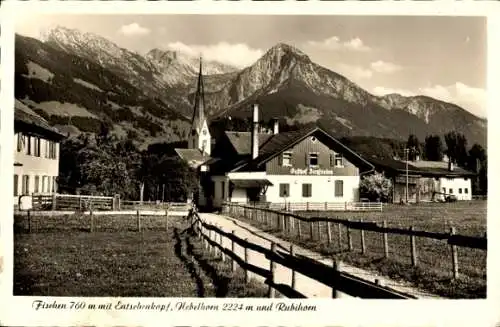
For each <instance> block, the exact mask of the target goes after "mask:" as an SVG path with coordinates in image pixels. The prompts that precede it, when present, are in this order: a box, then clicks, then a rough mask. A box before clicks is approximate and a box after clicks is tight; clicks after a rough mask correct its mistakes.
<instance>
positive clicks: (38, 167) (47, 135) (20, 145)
mask: <svg viewBox="0 0 500 327" xmlns="http://www.w3.org/2000/svg"><path fill="white" fill-rule="evenodd" d="M64 137H65V136H64V135H63V134H61V133H60V132H59V131H58V130H57V129H55V128H54V127H52V126H50V125H49V123H48V122H47V121H46V120H45V119H43V118H42V117H41V116H39V115H38V114H36V113H35V112H34V111H33V110H31V109H30V108H29V107H27V106H26V105H24V104H23V103H22V102H20V101H19V100H16V101H15V109H14V205H17V204H18V203H19V197H20V196H22V195H32V194H47V195H50V194H53V193H56V192H57V178H58V176H59V147H60V146H59V144H60V142H61V140H62V139H63V138H64Z"/></svg>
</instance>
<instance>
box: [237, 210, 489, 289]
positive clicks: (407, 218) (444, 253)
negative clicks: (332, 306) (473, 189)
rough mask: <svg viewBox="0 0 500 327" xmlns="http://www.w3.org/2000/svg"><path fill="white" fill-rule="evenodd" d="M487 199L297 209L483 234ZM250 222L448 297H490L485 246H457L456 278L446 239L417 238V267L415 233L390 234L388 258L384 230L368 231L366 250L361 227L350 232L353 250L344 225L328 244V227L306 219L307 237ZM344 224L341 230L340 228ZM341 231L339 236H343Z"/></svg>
mask: <svg viewBox="0 0 500 327" xmlns="http://www.w3.org/2000/svg"><path fill="white" fill-rule="evenodd" d="M486 207H487V204H486V201H467V202H466V201H464V202H456V203H425V204H423V203H422V204H417V205H393V204H389V205H387V206H385V207H384V209H383V212H339V211H335V212H325V211H316V212H311V211H309V212H294V214H297V215H300V216H303V217H329V218H337V219H345V220H348V219H349V220H354V221H359V220H363V221H364V222H376V223H377V224H379V225H382V223H383V221H386V224H387V226H388V227H402V228H409V227H410V226H413V228H414V229H415V230H421V231H428V232H450V228H451V227H452V226H453V227H454V228H455V229H456V233H457V234H461V235H467V236H478V237H482V236H484V235H485V233H486V226H487V224H486ZM237 218H239V219H242V220H246V221H247V222H249V223H250V224H252V225H254V226H256V227H259V228H261V229H263V230H264V231H266V232H269V233H272V234H274V235H276V236H279V237H280V238H282V239H286V240H288V241H291V242H293V243H295V244H298V245H300V246H303V247H305V248H308V249H311V250H314V251H316V252H318V253H320V254H322V255H325V256H334V257H335V258H337V259H340V260H342V261H344V262H346V263H348V264H352V265H353V266H357V267H360V268H364V269H367V270H370V271H374V272H376V273H379V274H382V275H385V276H388V277H391V278H393V279H395V280H400V281H403V282H406V283H410V284H412V285H413V286H415V287H417V288H420V289H423V290H426V291H429V292H432V293H435V294H437V295H441V296H443V297H448V298H484V297H486V257H487V255H486V254H487V253H486V251H484V250H479V249H472V248H465V247H458V267H459V276H458V278H453V273H452V251H451V246H450V245H449V244H447V242H446V240H435V239H429V238H424V237H416V238H415V239H416V240H415V247H416V253H417V262H416V265H413V264H412V261H411V243H410V237H409V236H404V235H395V234H388V237H387V241H388V248H389V253H388V257H385V256H384V244H383V234H381V233H377V232H368V231H364V232H363V233H364V243H365V252H364V253H362V244H361V231H360V230H351V231H350V234H351V240H352V249H351V251H349V249H348V242H347V230H346V228H345V227H344V226H343V225H340V224H336V223H334V224H332V225H331V227H332V228H331V235H332V242H331V243H330V244H329V243H328V241H327V240H328V236H327V227H326V224H325V223H323V224H321V225H320V228H319V229H318V228H317V225H316V226H314V228H313V238H312V239H311V238H310V236H309V234H308V233H309V231H310V226H309V224H308V223H307V222H301V230H302V231H303V236H302V237H300V238H299V237H298V235H289V234H288V233H284V232H282V231H280V230H278V229H276V228H275V226H262V223H261V222H257V221H255V220H248V219H245V218H244V217H237ZM339 228H340V232H339ZM339 235H340V237H339Z"/></svg>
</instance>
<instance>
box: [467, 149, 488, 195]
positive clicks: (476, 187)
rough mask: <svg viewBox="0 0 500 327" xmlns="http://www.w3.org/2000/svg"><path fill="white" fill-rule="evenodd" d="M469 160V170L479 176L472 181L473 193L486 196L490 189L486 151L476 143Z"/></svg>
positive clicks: (470, 152)
mask: <svg viewBox="0 0 500 327" xmlns="http://www.w3.org/2000/svg"><path fill="white" fill-rule="evenodd" d="M468 160H469V162H468V165H467V168H468V169H469V170H471V171H474V172H475V173H477V174H478V176H477V178H475V179H473V181H472V192H473V193H474V194H486V192H487V187H488V178H487V175H486V174H487V157H486V150H485V149H484V148H483V147H482V146H480V145H479V144H477V143H475V144H474V145H473V146H472V147H471V149H470V150H469V156H468Z"/></svg>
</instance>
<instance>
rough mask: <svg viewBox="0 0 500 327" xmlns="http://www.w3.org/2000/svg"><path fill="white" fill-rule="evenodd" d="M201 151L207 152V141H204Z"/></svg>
mask: <svg viewBox="0 0 500 327" xmlns="http://www.w3.org/2000/svg"><path fill="white" fill-rule="evenodd" d="M201 149H202V150H203V151H205V152H206V150H207V140H203V143H202V146H201Z"/></svg>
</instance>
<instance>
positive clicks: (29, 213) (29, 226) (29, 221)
mask: <svg viewBox="0 0 500 327" xmlns="http://www.w3.org/2000/svg"><path fill="white" fill-rule="evenodd" d="M28 232H29V233H30V234H31V211H30V210H28Z"/></svg>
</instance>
